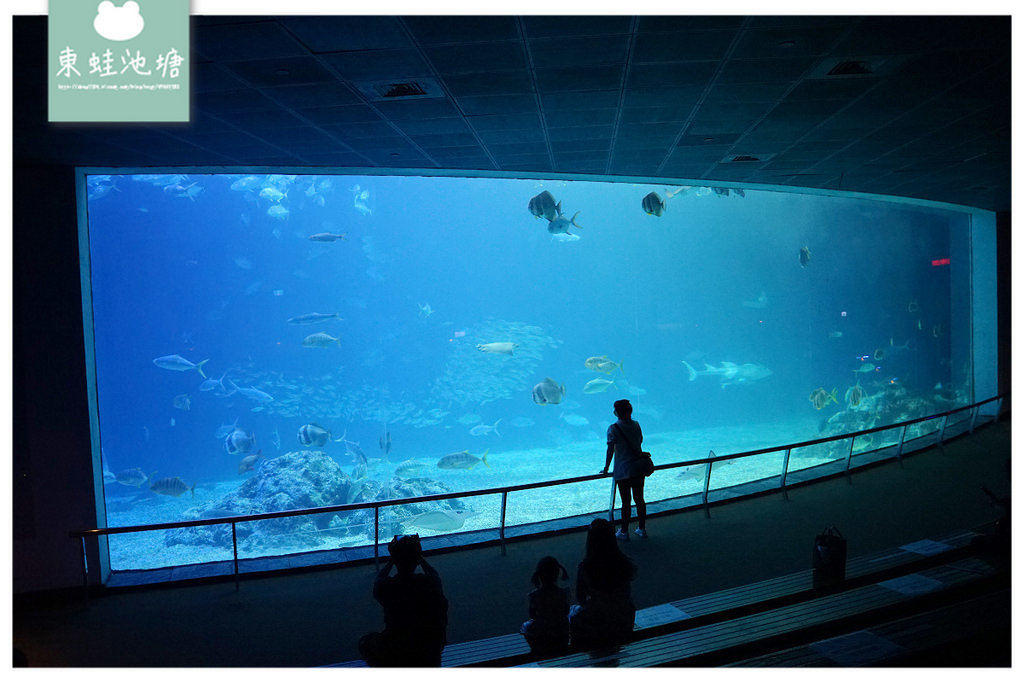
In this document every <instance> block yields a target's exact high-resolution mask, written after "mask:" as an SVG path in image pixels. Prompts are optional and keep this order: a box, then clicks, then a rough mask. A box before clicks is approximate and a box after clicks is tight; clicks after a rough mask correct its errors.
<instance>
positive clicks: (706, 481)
mask: <svg viewBox="0 0 1024 683" xmlns="http://www.w3.org/2000/svg"><path fill="white" fill-rule="evenodd" d="M708 457H709V458H713V457H715V452H714V451H711V450H709V451H708ZM710 487H711V463H710V462H709V463H708V469H707V471H706V472H705V473H704V495H703V503H704V516H705V517H710V516H711V512H710V511H709V510H708V489H709V488H710Z"/></svg>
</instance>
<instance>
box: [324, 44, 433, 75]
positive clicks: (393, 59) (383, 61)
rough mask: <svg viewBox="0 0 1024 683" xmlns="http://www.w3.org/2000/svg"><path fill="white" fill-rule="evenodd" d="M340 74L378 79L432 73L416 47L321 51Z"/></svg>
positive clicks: (331, 66) (328, 63) (327, 61)
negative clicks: (324, 52)
mask: <svg viewBox="0 0 1024 683" xmlns="http://www.w3.org/2000/svg"><path fill="white" fill-rule="evenodd" d="M320 59H322V60H323V61H324V62H325V63H326V64H327V65H328V66H329V67H330V68H332V69H334V70H335V71H336V72H337V73H338V75H339V76H341V77H342V78H345V79H348V80H350V81H380V80H388V79H412V78H424V77H427V76H432V75H433V72H432V71H431V69H430V66H429V65H428V64H427V62H426V60H425V59H423V57H422V55H421V54H420V52H419V50H414V49H412V48H406V49H394V50H359V51H349V52H330V53H326V54H322V55H320Z"/></svg>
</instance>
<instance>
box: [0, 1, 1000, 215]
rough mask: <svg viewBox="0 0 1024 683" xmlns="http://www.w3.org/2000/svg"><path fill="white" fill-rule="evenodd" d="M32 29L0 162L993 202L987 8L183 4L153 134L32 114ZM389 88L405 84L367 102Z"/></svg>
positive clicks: (23, 29) (40, 49)
mask: <svg viewBox="0 0 1024 683" xmlns="http://www.w3.org/2000/svg"><path fill="white" fill-rule="evenodd" d="M45 21H46V20H45V17H16V18H15V21H14V28H15V30H14V35H15V41H14V50H13V54H14V56H15V64H14V69H13V73H14V81H15V92H14V126H15V131H14V133H15V135H14V154H15V161H16V162H18V163H31V164H35V163H44V164H48V163H61V164H75V165H92V166H192V165H218V166H221V165H227V166H289V167H306V166H308V167H321V166H335V167H339V166H340V167H360V168H367V167H385V168H412V169H424V168H425V169H456V170H485V171H512V172H516V173H522V174H524V175H545V174H551V173H586V174H602V175H611V176H641V177H657V178H666V179H693V180H697V179H700V180H704V181H707V183H708V184H714V183H735V182H744V183H763V184H771V185H789V186H804V187H815V188H840V189H843V190H855V191H861V192H871V193H880V194H886V195H899V196H907V197H917V198H924V199H933V200H939V201H946V202H953V203H956V204H965V205H969V206H975V207H980V208H985V209H992V210H1007V211H1008V210H1009V209H1010V80H1011V79H1010V57H1011V48H1010V45H1011V43H1010V18H1009V17H1008V16H1003V17H923V16H909V17H894V16H887V17H835V16H810V17H794V16H776V17H771V16H764V17H744V16H640V17H629V16H570V17H559V16H534V17H508V16H407V17H394V16H383V17H369V16H352V17H341V16H331V17H323V16H318V17H312V16H287V17H238V16H233V17H230V16H196V17H193V18H192V62H193V64H192V72H191V77H192V122H191V123H190V124H164V125H151V124H134V125H113V124H107V125H99V124H93V125H72V124H60V125H50V124H47V123H46V80H47V79H46V68H47V67H46V49H45V45H46V23H45ZM400 84H407V86H401V87H396V86H399V85H400ZM417 88H418V90H417ZM389 90H390V91H391V92H390V93H388V91H389ZM403 91H405V92H420V91H422V94H419V95H415V96H412V97H404V98H403V97H387V96H384V94H385V93H386V94H395V93H401V92H403Z"/></svg>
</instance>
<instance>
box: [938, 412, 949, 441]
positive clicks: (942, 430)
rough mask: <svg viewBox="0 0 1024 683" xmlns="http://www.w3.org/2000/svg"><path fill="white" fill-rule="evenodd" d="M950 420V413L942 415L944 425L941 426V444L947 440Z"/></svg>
mask: <svg viewBox="0 0 1024 683" xmlns="http://www.w3.org/2000/svg"><path fill="white" fill-rule="evenodd" d="M948 421H949V413H946V414H945V415H943V416H942V426H941V427H939V445H940V446H941V445H942V442H943V441H945V440H946V422H948Z"/></svg>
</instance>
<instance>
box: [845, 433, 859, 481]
mask: <svg viewBox="0 0 1024 683" xmlns="http://www.w3.org/2000/svg"><path fill="white" fill-rule="evenodd" d="M856 440H857V437H855V436H854V437H852V438H851V439H850V450H849V452H847V454H846V474H847V476H849V474H850V463H851V462H853V444H854V442H855V441H856Z"/></svg>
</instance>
